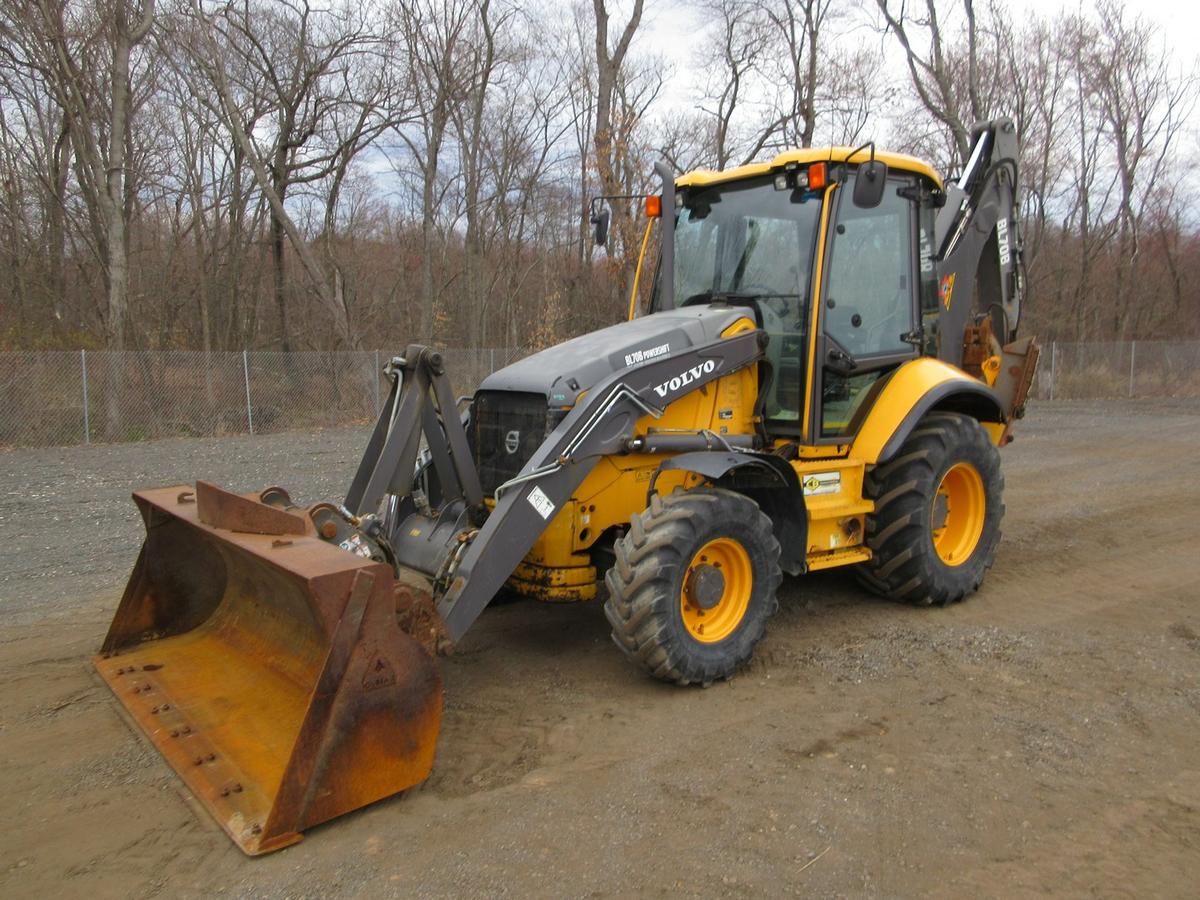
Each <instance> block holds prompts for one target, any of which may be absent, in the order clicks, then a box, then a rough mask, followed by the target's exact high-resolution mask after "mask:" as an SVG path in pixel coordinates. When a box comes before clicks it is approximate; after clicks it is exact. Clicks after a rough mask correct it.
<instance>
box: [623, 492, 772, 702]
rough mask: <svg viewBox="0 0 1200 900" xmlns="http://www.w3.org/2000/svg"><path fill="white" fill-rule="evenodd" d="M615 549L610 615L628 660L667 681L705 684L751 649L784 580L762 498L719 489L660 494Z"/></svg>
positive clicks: (731, 667)
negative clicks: (754, 498) (663, 495)
mask: <svg viewBox="0 0 1200 900" xmlns="http://www.w3.org/2000/svg"><path fill="white" fill-rule="evenodd" d="M614 550H615V553H616V561H615V563H614V565H613V567H612V568H611V569H609V571H608V574H607V576H606V577H605V582H606V584H607V586H608V599H607V600H606V601H605V604H604V613H605V615H606V616H607V617H608V621H609V623H610V624H611V625H612V629H613V630H612V636H613V641H614V642H615V643H616V645H617V646H618V647H620V648H621V650H622V651H624V653H625V655H626V656H628V657H629V658H630V659H631V660H633V661H634V662H635V663H637V664H638V665H640V666H642V667H643V668H644V669H646V670H647V671H648V672H649V673H650V674H652V675H653V676H654V677H655V678H660V679H662V680H663V681H672V682H675V683H676V684H692V683H698V684H703V685H707V684H709V683H711V682H713V681H717V680H718V679H722V678H728V677H729V676H731V675H732V674H733V673H734V672H736V671H737V670H738V668H739V667H741V666H742V665H744V664H745V663H746V662H747V661H749V659H750V657H751V656H753V654H754V647H755V645H756V644H757V643H758V642H759V641H760V640H762V637H763V635H764V634H765V632H766V628H767V620H768V619H770V618H771V616H772V615H773V614H774V612H775V610H776V609H777V608H778V606H779V602H778V600H777V599H776V596H775V592H776V589H777V588H778V587H779V582H780V581H781V580H782V578H783V575H782V572H781V571H780V568H779V542H778V541H776V540H775V535H774V533H773V531H772V528H771V520H770V519H769V518H767V516H766V515H765V514H764V513H763V512H762V510H760V509H759V507H758V504H757V503H755V502H754V501H753V500H751V499H750V498H748V497H746V496H744V495H742V494H738V493H735V492H733V491H727V490H723V489H719V488H698V489H695V490H691V491H676V492H675V493H673V494H671V495H669V496H667V497H661V496H659V495H657V494H656V495H654V496H653V497H651V499H650V506H649V508H648V509H646V510H645V511H644V512H642V513H638V514H635V515H634V516H633V518H632V519H631V521H630V525H629V532H628V533H627V534H626V535H625V536H624V537H622V538H620V539H619V540H617V541H616V544H615V547H614Z"/></svg>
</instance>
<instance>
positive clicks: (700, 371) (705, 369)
mask: <svg viewBox="0 0 1200 900" xmlns="http://www.w3.org/2000/svg"><path fill="white" fill-rule="evenodd" d="M716 368H717V364H716V363H715V362H713V361H712V360H711V359H706V360H705V361H704V362H702V363H700V365H698V366H692V367H691V368H690V369H688V370H687V371H686V372H680V373H679V374H678V375H676V376H675V377H674V378H670V379H668V380H667V381H664V382H663V383H662V384H660V385H657V386H656V387H655V388H654V392H655V393H656V394H658V396H660V397H666V396H667V392H668V391H677V390H679V389H680V388H681V387H683V386H684V385H688V384H691V383H692V382H693V381H696V380H697V379H699V378H700V377H702V376H704V375H708V374H710V373H711V372H713V371H714V370H715V369H716Z"/></svg>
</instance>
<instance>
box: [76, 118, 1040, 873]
mask: <svg viewBox="0 0 1200 900" xmlns="http://www.w3.org/2000/svg"><path fill="white" fill-rule="evenodd" d="M656 171H657V173H658V175H659V177H660V178H661V181H662V188H661V192H660V193H657V194H654V195H652V196H649V197H647V198H646V201H645V206H646V211H647V215H648V219H647V225H646V227H647V229H649V228H651V227H653V228H655V229H656V230H657V233H658V240H657V247H658V260H657V265H656V266H654V267H653V268H654V271H653V274H652V275H650V274H648V277H649V278H652V281H651V282H650V284H649V285H648V288H649V290H648V291H647V293H648V294H649V299H648V305H647V308H646V309H645V310H638V309H637V308H636V300H637V295H636V292H635V295H634V298H633V303H632V306H631V315H630V317H629V320H628V321H625V322H621V323H619V324H616V325H613V326H611V327H608V328H604V329H602V330H600V331H596V332H594V333H591V334H586V335H584V336H582V337H578V338H575V339H573V340H569V341H567V342H565V343H563V344H561V345H559V346H556V347H552V348H550V349H548V350H544V351H542V352H540V353H537V354H535V355H533V356H530V357H528V358H526V359H524V360H522V361H520V362H517V363H515V364H514V365H510V366H508V367H507V368H504V369H502V370H500V371H498V372H495V373H494V374H492V375H490V376H489V377H487V378H486V379H485V380H484V381H483V383H482V384H481V385H480V386H479V388H478V390H477V391H476V392H475V394H474V396H473V397H471V398H469V403H467V404H466V406H465V408H464V409H460V404H459V403H458V401H456V398H455V397H454V395H453V393H452V391H451V387H450V381H449V379H448V378H447V374H446V370H445V366H444V363H443V360H442V357H441V356H440V355H439V354H438V353H437V352H435V351H434V350H431V349H429V348H427V347H423V346H418V345H412V346H409V347H408V348H407V350H406V351H405V352H404V353H403V355H402V356H399V357H397V358H395V359H392V360H391V361H390V363H389V364H388V366H387V368H386V377H387V378H388V379H389V380H390V384H391V388H390V393H389V395H388V397H387V400H386V403H384V405H383V410H382V412H381V414H380V415H379V418H378V421H377V422H376V423H375V426H374V429H373V430H372V432H371V435H370V438H369V440H368V442H367V446H366V450H365V453H364V455H363V458H362V461H361V463H360V464H359V466H358V469H357V472H356V473H355V475H354V477H353V480H352V482H351V484H350V488H349V491H348V493H347V495H346V497H345V498H344V501H343V502H342V503H317V504H314V505H311V506H307V507H301V506H298V505H297V504H295V503H294V502H293V501H292V499H291V498H290V496H289V495H288V493H287V492H286V491H285V490H283V489H282V488H279V487H269V488H267V489H265V490H262V491H258V492H255V493H251V494H244V495H243V494H235V493H231V492H229V491H226V490H224V489H222V488H220V487H218V486H216V485H213V484H209V483H207V482H204V481H198V482H196V483H195V484H194V485H180V486H175V487H168V488H157V489H151V490H140V491H137V492H136V493H135V494H134V499H135V501H136V503H137V505H138V507H139V509H140V511H141V514H142V517H143V519H144V521H145V526H146V539H145V543H144V545H143V547H142V550H141V554H140V556H139V558H138V561H137V564H136V566H135V568H134V571H133V574H132V577H131V579H130V581H129V585H128V587H127V588H126V590H125V594H124V596H123V598H122V599H121V602H120V606H119V608H118V609H117V612H116V615H115V618H114V620H113V623H112V626H111V628H110V630H109V632H108V635H107V638H106V639H105V641H104V644H103V647H102V648H101V652H100V654H99V655H98V656H97V657H96V660H95V664H96V667H97V669H98V671H99V673H100V675H101V677H102V678H103V679H104V680H105V681H106V682H107V683H108V684H109V686H110V687H111V688H112V690H113V691H114V693H115V694H116V696H117V698H118V699H119V700H120V703H121V707H122V708H123V710H124V712H125V713H126V714H127V716H128V717H129V718H130V719H131V720H132V722H133V723H134V724H135V725H136V726H137V727H139V728H140V729H141V730H142V731H143V732H144V733H145V734H146V735H147V736H148V737H149V738H150V739H151V741H152V742H153V743H154V745H155V746H156V747H157V748H158V749H159V750H160V751H161V753H162V754H163V756H164V757H165V758H166V760H167V761H168V762H169V763H170V764H171V765H172V766H173V767H174V769H175V770H176V772H177V773H178V774H179V776H180V777H181V778H182V780H183V781H184V782H185V783H186V785H187V786H188V787H189V788H190V789H191V791H192V793H193V794H194V795H195V796H196V797H198V798H199V800H200V801H201V802H202V803H203V805H204V806H205V807H206V808H207V810H208V811H209V812H210V813H211V814H212V815H213V817H214V818H215V819H216V821H217V822H218V823H219V824H220V825H221V826H222V827H223V828H224V829H225V830H226V831H227V832H228V834H229V836H230V837H231V838H232V839H233V840H234V841H235V842H236V843H237V844H238V846H239V847H241V849H242V850H244V851H245V852H246V853H248V854H259V853H265V852H268V851H271V850H275V849H278V848H280V847H283V846H286V845H288V844H291V843H294V842H295V841H298V840H300V838H301V834H302V832H303V831H304V830H305V829H307V828H309V827H311V826H313V825H315V824H317V823H320V822H323V821H326V820H328V819H331V818H333V817H335V816H338V815H341V814H343V813H345V812H347V811H349V810H352V809H356V808H358V807H361V806H363V805H365V804H368V803H371V802H373V801H375V800H378V799H381V798H383V797H386V796H388V795H390V794H393V793H396V792H398V791H401V790H404V789H405V788H408V787H411V786H413V785H416V784H418V783H420V782H421V781H422V780H424V779H425V778H426V777H427V775H428V774H429V772H430V770H431V767H432V765H433V760H434V748H435V744H436V739H437V734H438V729H439V723H440V716H441V709H442V687H441V681H440V678H439V676H438V672H437V669H436V667H435V665H434V662H433V659H434V657H435V656H436V655H437V654H438V653H441V652H446V651H447V650H448V649H450V648H452V647H453V645H454V644H455V643H456V642H458V641H459V640H460V639H461V638H462V636H463V635H464V634H465V633H466V632H467V630H468V629H469V628H470V627H471V624H472V623H473V622H474V621H475V620H476V619H477V618H478V616H479V615H480V613H481V612H482V611H483V610H484V608H485V607H486V606H487V605H488V603H489V602H490V601H491V600H492V599H493V598H494V597H495V596H496V595H497V593H498V592H499V591H501V589H503V588H506V587H507V589H508V590H510V591H515V592H517V593H519V594H523V595H527V596H529V597H534V598H538V599H540V600H549V601H591V600H598V599H600V598H601V597H602V598H603V604H604V611H605V614H606V616H607V619H608V621H609V622H610V623H611V626H612V637H613V641H614V642H615V644H616V646H617V647H618V648H619V649H620V651H621V652H622V653H624V654H625V655H626V656H627V657H628V658H629V659H630V660H631V661H632V662H633V664H634V665H636V666H640V667H641V668H642V669H644V670H645V671H646V672H647V673H649V674H650V675H652V676H654V677H656V678H659V679H663V680H665V681H668V682H674V683H676V684H680V685H688V684H696V685H708V684H710V683H711V682H714V681H717V680H719V679H726V678H729V677H730V676H731V675H733V674H734V673H735V672H736V671H737V670H738V668H739V667H740V666H742V665H744V664H745V663H746V662H747V661H748V660H749V659H750V657H751V655H752V654H753V652H754V648H755V645H756V644H757V643H758V642H759V641H760V640H761V639H762V638H763V635H764V633H765V631H766V628H767V624H768V622H769V620H770V618H771V615H772V613H774V612H775V610H776V608H777V605H778V601H777V599H776V594H777V591H778V589H779V586H780V583H781V579H782V577H783V575H784V574H788V575H793V576H794V575H800V574H802V573H805V572H812V571H817V570H821V569H829V568H833V567H838V566H850V567H853V570H854V571H855V572H856V573H857V575H858V578H859V580H860V581H861V582H862V584H863V585H864V586H865V587H866V588H867V589H869V590H871V591H875V592H877V593H879V594H882V595H884V596H886V597H890V598H893V599H895V600H898V601H903V602H907V603H915V604H932V605H943V604H947V603H952V602H955V601H958V600H961V599H963V598H964V597H966V596H967V595H968V594H970V593H971V592H972V591H974V590H975V589H976V588H978V587H979V585H980V583H981V581H982V580H983V578H984V575H985V573H986V572H987V570H988V568H989V566H991V564H992V560H993V557H994V555H995V552H996V546H997V543H998V541H999V539H1000V520H1001V516H1002V515H1003V512H1004V507H1003V500H1002V491H1003V487H1004V483H1003V476H1002V474H1001V471H1000V461H999V454H998V451H997V448H998V447H999V446H1001V445H1003V444H1005V443H1006V442H1007V441H1008V440H1009V439H1010V437H1011V429H1012V425H1013V422H1014V420H1015V419H1016V418H1018V417H1020V415H1021V414H1022V410H1023V407H1024V403H1025V397H1026V394H1027V392H1028V390H1029V386H1030V382H1031V380H1032V377H1033V372H1034V367H1035V365H1036V360H1037V346H1036V343H1035V342H1034V341H1032V340H1030V339H1028V338H1027V339H1023V340H1020V341H1018V340H1017V338H1016V331H1017V323H1018V320H1019V316H1020V307H1021V299H1022V295H1023V292H1024V271H1023V268H1022V262H1021V239H1020V232H1019V215H1018V207H1017V195H1016V190H1017V183H1018V182H1017V138H1016V134H1015V131H1014V128H1013V125H1012V123H1011V122H1010V121H1008V120H1006V119H998V120H995V121H991V122H985V123H981V124H979V125H978V126H976V128H975V129H974V134H973V151H972V153H971V155H970V158H969V160H968V161H967V163H966V165H965V167H964V170H963V172H962V173H961V175H960V176H959V177H958V178H957V180H956V181H954V182H952V183H944V182H943V180H942V179H941V177H939V175H938V174H937V173H936V172H935V171H934V170H933V169H932V168H931V167H930V166H928V165H927V164H925V163H923V162H921V161H919V160H917V159H913V158H911V157H908V156H903V155H899V154H893V153H885V152H876V150H875V147H874V145H873V144H868V145H865V146H863V147H859V148H854V149H852V148H848V147H832V148H829V147H826V148H822V149H803V150H795V151H791V152H786V153H782V154H780V155H778V156H776V157H775V158H774V159H772V160H771V161H769V162H764V163H759V164H754V165H747V166H743V167H741V168H736V169H732V170H729V171H720V172H716V171H695V172H691V173H689V174H686V175H684V176H682V177H678V178H676V177H675V176H674V174H673V172H672V171H671V170H670V169H669V168H668V167H666V166H665V165H663V164H659V165H658V166H657V167H656ZM594 211H595V215H594V217H593V218H594V222H595V224H596V231H597V234H596V237H597V239H598V240H599V241H601V242H603V239H604V237H605V232H606V230H607V215H606V209H605V198H598V199H597V201H596V202H595V204H594ZM646 246H647V242H645V241H644V242H643V248H645V247H646ZM645 255H646V254H645V250H644V249H643V260H640V261H639V264H638V266H639V271H638V276H639V278H640V276H641V269H642V267H643V261H644V258H645ZM647 270H649V267H647ZM465 399H466V398H464V400H465Z"/></svg>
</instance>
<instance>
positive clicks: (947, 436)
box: [858, 413, 1004, 606]
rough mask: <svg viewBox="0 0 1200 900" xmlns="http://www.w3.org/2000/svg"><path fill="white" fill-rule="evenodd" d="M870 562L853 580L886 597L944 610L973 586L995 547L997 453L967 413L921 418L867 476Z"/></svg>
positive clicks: (1000, 485)
mask: <svg viewBox="0 0 1200 900" xmlns="http://www.w3.org/2000/svg"><path fill="white" fill-rule="evenodd" d="M864 491H865V493H866V495H867V496H868V497H869V498H871V499H873V500H874V501H875V511H874V512H873V513H872V514H870V515H869V516H867V530H866V541H867V546H868V547H869V548H870V550H871V553H872V557H871V559H870V561H868V562H866V563H863V564H862V565H860V566H859V567H858V576H859V580H860V581H861V582H862V583H863V584H865V585H866V586H867V587H869V588H870V589H871V590H873V591H875V592H876V593H878V594H881V595H883V596H885V597H888V598H890V599H892V600H898V601H901V602H904V603H913V604H917V605H923V606H928V605H937V606H944V605H945V604H947V603H954V602H956V601H958V600H961V599H963V597H965V596H966V595H967V594H969V593H971V592H972V591H974V590H975V589H976V588H978V587H979V585H980V583H981V582H982V581H983V577H984V575H985V574H986V573H987V570H988V569H989V568H991V565H992V560H993V559H994V558H995V555H996V546H997V544H999V543H1000V520H1001V518H1002V517H1003V516H1004V502H1003V494H1004V475H1003V474H1002V473H1001V471H1000V454H999V452H998V451H997V450H996V447H995V445H994V444H992V442H991V440H990V439H989V437H988V435H987V432H985V431H984V430H983V427H982V426H981V425H980V424H979V423H978V422H976V421H975V420H974V419H972V418H970V417H969V416H964V415H960V414H958V413H933V414H931V415H928V416H926V417H925V418H924V419H923V420H922V421H921V423H920V424H919V425H918V426H917V429H916V430H915V431H914V432H913V433H912V434H911V435H910V436H909V437H908V439H907V440H906V441H905V442H904V444H903V445H902V446H901V448H900V450H899V452H898V453H897V454H896V456H895V458H894V459H892V460H890V461H888V462H886V463H884V464H883V465H880V466H876V467H875V469H873V470H872V471H871V472H870V474H869V475H868V476H867V479H866V483H865V485H864Z"/></svg>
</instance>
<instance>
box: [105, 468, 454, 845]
mask: <svg viewBox="0 0 1200 900" xmlns="http://www.w3.org/2000/svg"><path fill="white" fill-rule="evenodd" d="M133 497H134V500H135V501H136V503H137V505H138V508H139V509H140V510H141V514H142V518H143V519H144V520H145V524H146V541H145V544H144V545H143V546H142V551H141V555H140V556H139V557H138V561H137V565H136V567H135V569H134V571H133V575H132V577H131V578H130V581H129V585H128V586H127V587H126V589H125V595H124V597H123V598H122V600H121V604H120V607H119V608H118V610H117V614H116V617H115V618H114V620H113V623H112V626H111V627H110V629H109V632H108V637H107V638H106V639H105V641H104V646H103V648H102V651H101V654H100V655H99V656H97V657H96V659H95V664H96V669H97V671H98V672H99V673H100V676H101V677H102V678H103V679H104V680H105V681H106V682H107V683H108V685H109V687H111V688H112V690H113V693H114V694H116V696H117V698H118V699H119V700H120V701H121V703H122V704H123V706H124V708H125V710H126V712H127V713H128V715H129V717H130V718H132V720H133V721H134V722H136V723H137V725H138V726H139V727H140V728H141V730H142V731H143V732H144V733H145V734H146V735H147V736H148V737H149V738H150V740H151V741H152V742H153V743H154V745H155V746H156V747H157V748H158V750H159V751H160V752H161V753H162V755H163V756H164V757H165V758H166V760H167V762H169V763H170V764H171V766H172V767H173V768H174V769H175V771H176V772H177V773H178V774H179V776H180V777H181V778H182V779H183V781H184V783H185V784H187V786H188V787H189V788H190V789H191V791H192V793H193V794H194V795H195V796H196V797H197V798H198V799H199V800H200V802H201V803H202V804H203V805H204V806H205V807H206V808H207V810H208V811H209V812H210V813H211V814H212V816H213V817H214V818H215V819H216V820H217V822H218V823H219V824H220V825H221V827H222V828H224V829H225V831H226V832H227V833H228V834H229V836H230V837H231V838H233V840H234V842H235V843H237V845H238V846H239V847H241V848H242V850H244V851H245V852H246V853H248V854H250V855H257V854H260V853H267V852H269V851H271V850H277V849H279V848H280V847H285V846H287V845H288V844H292V843H295V842H296V841H298V840H300V838H301V832H302V831H303V830H304V829H306V828H308V827H310V826H312V825H316V824H317V823H319V822H324V821H326V820H328V819H332V818H334V817H335V816H339V815H342V814H343V813H346V812H349V811H350V810H353V809H357V808H358V807H361V806H365V805H366V804H368V803H372V802H374V801H375V800H379V799H382V798H383V797H387V796H389V795H391V794H394V793H396V792H397V791H401V790H404V789H405V788H408V787H411V786H412V785H415V784H418V783H420V782H421V781H423V780H424V779H425V778H426V777H427V776H428V774H429V771H430V769H431V767H432V765H433V756H434V748H435V745H436V740H437V734H438V729H439V726H440V722H441V713H442V686H441V680H440V678H439V676H438V674H437V671H436V669H435V667H434V664H433V661H432V660H431V659H430V657H429V655H428V654H427V653H426V652H425V651H424V650H423V649H422V648H421V646H420V645H419V644H418V643H417V642H416V641H414V640H413V639H412V638H411V637H410V636H408V635H407V634H405V633H404V632H402V631H401V630H400V628H399V627H398V625H397V622H396V611H395V599H394V597H393V578H392V572H391V569H390V568H389V567H388V566H387V565H384V564H380V563H375V562H372V561H371V560H368V559H363V558H361V557H357V556H355V555H353V554H351V553H348V552H346V551H344V550H341V549H339V548H338V547H336V546H334V545H332V544H329V543H326V542H324V541H322V540H320V539H319V538H318V537H316V534H315V530H314V529H313V527H312V525H311V523H310V522H308V521H307V519H306V518H305V517H304V516H301V515H296V514H294V513H291V512H288V511H286V510H282V509H277V508H275V507H271V506H267V505H265V504H260V503H256V502H255V501H253V500H249V499H246V498H242V497H239V496H237V495H234V494H229V493H227V492H225V491H221V490H220V489H219V488H215V487H213V486H211V485H205V484H203V483H201V484H199V485H198V486H197V489H196V491H195V492H193V491H192V490H191V489H190V488H187V487H174V488H159V489H154V490H147V491H139V492H137V493H135V494H134V495H133ZM214 522H215V523H216V524H212V523H214ZM218 526H224V527H218ZM231 528H237V529H238V530H236V531H235V530H230V529H231ZM264 532H265V533H264Z"/></svg>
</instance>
